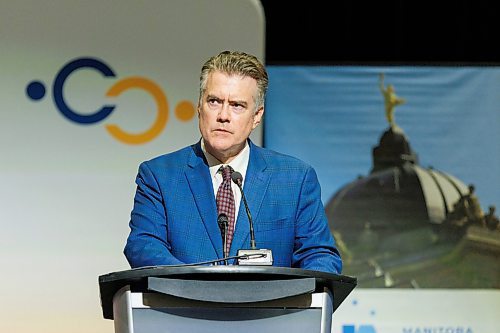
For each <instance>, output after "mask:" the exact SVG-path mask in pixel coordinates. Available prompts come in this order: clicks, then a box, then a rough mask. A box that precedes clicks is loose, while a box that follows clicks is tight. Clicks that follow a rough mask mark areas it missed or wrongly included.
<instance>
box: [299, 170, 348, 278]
mask: <svg viewBox="0 0 500 333" xmlns="http://www.w3.org/2000/svg"><path fill="white" fill-rule="evenodd" d="M296 214H297V215H296V224H295V242H294V253H293V259H292V267H298V268H302V269H310V270H318V271H324V272H328V273H335V274H341V271H342V259H341V257H340V254H339V252H338V250H337V248H336V244H335V240H334V238H333V236H332V234H331V233H330V229H329V227H328V220H327V218H326V214H325V209H324V207H323V203H322V201H321V188H320V184H319V182H318V178H317V176H316V172H315V171H314V169H313V168H311V167H308V169H307V171H306V173H305V176H304V179H303V182H302V185H301V190H300V194H299V202H298V209H297V213H296Z"/></svg>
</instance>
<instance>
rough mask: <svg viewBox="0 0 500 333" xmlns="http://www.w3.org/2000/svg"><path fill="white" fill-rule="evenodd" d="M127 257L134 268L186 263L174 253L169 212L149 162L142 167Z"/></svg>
mask: <svg viewBox="0 0 500 333" xmlns="http://www.w3.org/2000/svg"><path fill="white" fill-rule="evenodd" d="M136 184H137V189H136V193H135V198H134V207H133V209H132V213H131V219H130V223H129V226H130V234H129V237H128V239H127V243H126V245H125V249H124V254H125V257H126V258H127V260H128V262H129V264H130V266H131V267H132V268H137V267H144V266H156V265H178V264H183V262H181V261H180V260H178V259H177V258H176V257H175V256H173V255H172V253H171V251H170V250H171V246H170V244H169V242H168V240H167V228H168V224H167V219H168V216H167V213H166V208H165V201H164V199H163V196H162V193H161V191H160V187H159V185H158V180H157V178H156V177H155V175H154V173H153V172H152V170H151V169H150V168H149V167H148V164H147V162H144V163H142V164H141V165H140V166H139V172H138V174H137V177H136Z"/></svg>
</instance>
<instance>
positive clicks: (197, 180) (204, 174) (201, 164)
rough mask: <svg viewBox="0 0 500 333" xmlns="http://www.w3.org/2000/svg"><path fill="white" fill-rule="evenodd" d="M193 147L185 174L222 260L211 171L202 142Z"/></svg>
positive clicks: (211, 239)
mask: <svg viewBox="0 0 500 333" xmlns="http://www.w3.org/2000/svg"><path fill="white" fill-rule="evenodd" d="M192 147H193V150H192V153H191V156H190V157H189V160H188V168H186V172H185V173H186V177H187V180H188V183H189V187H190V188H191V193H192V194H193V197H194V201H195V202H196V206H197V207H198V211H199V213H200V216H201V219H202V221H203V224H204V226H205V229H206V231H207V234H208V236H209V238H210V241H211V242H212V246H213V247H214V250H215V251H216V252H217V256H218V257H219V258H222V257H223V252H222V238H221V234H220V230H219V226H218V225H217V206H216V204H215V197H214V191H213V185H212V181H211V179H210V171H209V169H208V165H207V163H206V161H205V158H204V155H203V151H202V150H201V144H200V142H198V143H197V144H196V145H193V146H192ZM186 223H191V221H186Z"/></svg>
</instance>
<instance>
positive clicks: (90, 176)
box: [0, 0, 264, 333]
mask: <svg viewBox="0 0 500 333" xmlns="http://www.w3.org/2000/svg"><path fill="white" fill-rule="evenodd" d="M226 49H238V50H243V51H247V52H250V53H253V54H255V55H257V56H258V57H260V58H261V59H262V60H264V59H263V57H264V15H263V11H262V8H261V5H260V2H259V1H258V0H243V1H233V0H212V1H202V0H199V1H198V0H192V1H184V0H169V1H163V0H151V1H132V0H105V1H96V0H89V1H66V0H52V1H35V0H20V1H2V2H1V3H0V96H1V98H0V106H1V107H0V152H1V157H0V160H1V163H0V182H1V184H2V186H0V202H1V204H0V207H1V208H0V221H1V224H2V232H1V233H0V244H1V249H2V250H1V254H0V265H1V266H2V267H3V269H2V277H1V283H0V295H2V302H1V304H0V331H1V332H10V333H27V332H51V333H58V332H61V333H62V332H64V333H67V332H73V333H77V332H82V333H83V332H85V333H88V332H112V331H113V328H112V324H113V323H112V321H110V320H104V319H103V318H102V313H101V306H100V303H99V292H98V283H97V282H98V281H97V278H98V276H99V275H102V274H106V273H108V272H112V271H119V270H124V269H128V268H129V266H128V264H127V262H126V260H125V258H124V256H123V254H122V250H123V247H124V245H125V240H126V237H127V235H128V231H129V229H128V221H129V217H130V211H131V208H132V204H133V195H134V191H135V184H134V181H135V176H136V173H137V168H138V165H139V163H140V162H141V161H143V160H146V159H149V158H152V157H154V156H156V155H160V154H163V153H167V152H171V151H174V150H176V149H178V148H181V147H182V146H184V145H188V144H191V143H194V142H195V141H197V140H198V139H199V131H198V126H197V116H196V114H195V105H196V103H197V97H198V81H199V71H200V68H201V65H202V64H203V62H204V61H205V60H206V59H207V58H208V57H209V56H211V55H214V54H216V53H218V52H219V51H222V50H226ZM253 139H254V140H255V142H256V143H257V144H261V130H259V129H257V131H256V132H255V134H254V135H253Z"/></svg>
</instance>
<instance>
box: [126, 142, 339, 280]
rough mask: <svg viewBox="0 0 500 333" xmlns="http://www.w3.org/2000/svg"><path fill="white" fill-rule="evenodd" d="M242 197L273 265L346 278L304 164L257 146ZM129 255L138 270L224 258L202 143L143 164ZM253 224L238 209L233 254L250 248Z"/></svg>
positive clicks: (252, 150) (312, 173)
mask: <svg viewBox="0 0 500 333" xmlns="http://www.w3.org/2000/svg"><path fill="white" fill-rule="evenodd" d="M249 145H250V160H249V164H248V169H247V173H246V179H245V184H244V189H243V190H244V192H245V196H246V199H247V202H248V206H249V209H250V212H251V214H252V219H253V223H254V232H255V239H256V243H257V248H265V249H271V250H272V253H273V259H274V265H275V266H284V267H297V268H303V269H312V270H320V271H325V272H331V273H337V274H340V273H341V269H342V261H341V259H340V256H339V253H338V251H337V249H336V247H335V242H334V239H333V237H332V235H331V233H330V230H329V228H328V222H327V219H326V215H325V211H324V207H323V204H322V202H321V195H320V186H319V183H318V179H317V176H316V173H315V171H314V170H313V169H312V168H311V167H310V166H308V165H307V164H305V163H304V162H302V161H300V160H298V159H296V158H293V157H290V156H286V155H282V154H279V153H276V152H274V151H271V150H268V149H264V148H260V147H257V146H255V145H254V144H253V143H252V142H251V141H250V140H249ZM136 183H137V191H136V195H135V199H134V207H133V210H132V213H131V220H130V229H131V232H130V235H129V237H128V240H127V244H126V246H125V251H124V253H125V256H126V257H127V260H128V261H129V263H130V265H131V267H132V268H135V267H142V266H155V265H178V264H183V263H196V262H202V261H209V260H213V259H217V258H223V252H222V237H221V233H220V231H219V227H218V225H217V207H216V204H215V196H214V191H213V186H212V181H211V177H210V172H209V168H208V164H207V162H206V160H205V157H204V154H203V152H202V150H201V145H200V142H198V143H197V144H195V145H192V146H190V147H186V148H184V149H181V150H179V151H176V152H173V153H170V154H166V155H162V156H159V157H157V158H154V159H152V160H150V161H146V162H143V163H142V164H141V165H140V167H139V172H138V175H137V179H136ZM249 247H250V240H249V222H248V217H247V214H246V212H245V207H244V205H243V204H241V205H240V210H239V213H238V219H237V222H236V230H235V233H234V236H233V241H232V245H231V251H230V256H233V255H236V252H237V250H238V249H242V248H243V249H245V248H246V249H248V248H249Z"/></svg>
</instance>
